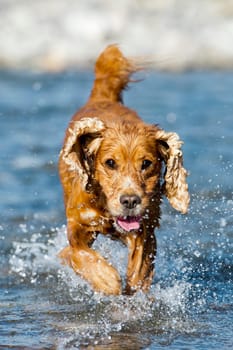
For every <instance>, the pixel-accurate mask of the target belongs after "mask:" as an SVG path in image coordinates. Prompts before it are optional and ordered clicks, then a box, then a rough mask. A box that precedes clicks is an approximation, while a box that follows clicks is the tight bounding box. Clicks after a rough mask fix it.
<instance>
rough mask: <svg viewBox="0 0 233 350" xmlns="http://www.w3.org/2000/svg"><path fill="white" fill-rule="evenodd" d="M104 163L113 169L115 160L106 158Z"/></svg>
mask: <svg viewBox="0 0 233 350" xmlns="http://www.w3.org/2000/svg"><path fill="white" fill-rule="evenodd" d="M105 164H106V165H107V166H108V167H109V168H111V169H115V168H116V162H115V160H114V159H107V160H106V162H105Z"/></svg>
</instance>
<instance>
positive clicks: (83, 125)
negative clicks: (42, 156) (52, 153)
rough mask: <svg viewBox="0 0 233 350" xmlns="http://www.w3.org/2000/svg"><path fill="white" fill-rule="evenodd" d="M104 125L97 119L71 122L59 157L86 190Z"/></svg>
mask: <svg viewBox="0 0 233 350" xmlns="http://www.w3.org/2000/svg"><path fill="white" fill-rule="evenodd" d="M104 129H105V125H104V123H103V122H102V121H101V120H99V119H98V118H83V119H80V120H78V121H72V122H71V127H70V128H69V129H68V135H67V137H66V141H65V144H64V147H63V150H62V154H61V157H62V158H63V160H64V162H65V163H66V164H67V165H68V166H69V170H70V171H71V172H75V173H77V174H78V176H79V180H80V183H81V186H82V188H83V189H84V190H88V187H89V186H88V185H89V184H90V182H91V177H92V175H93V172H92V166H93V161H94V156H95V154H96V153H97V151H98V149H99V146H100V144H101V141H102V132H103V130H104Z"/></svg>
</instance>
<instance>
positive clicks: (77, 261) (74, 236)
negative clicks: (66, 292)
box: [60, 212, 121, 295]
mask: <svg viewBox="0 0 233 350" xmlns="http://www.w3.org/2000/svg"><path fill="white" fill-rule="evenodd" d="M79 215H80V212H79ZM95 223H97V218H95ZM101 228H102V227H101ZM99 229H100V227H98V226H95V225H92V226H88V225H84V224H80V223H79V222H77V221H76V220H75V219H74V216H72V217H68V226H67V230H68V239H69V242H70V245H69V246H68V247H66V248H64V249H63V250H62V251H61V253H60V257H61V258H62V260H63V261H65V262H66V263H68V264H69V265H70V266H71V267H72V268H73V269H74V271H75V272H76V273H77V274H79V275H80V276H81V277H82V278H84V279H85V280H87V281H88V282H89V283H90V284H91V285H92V287H93V288H94V290H96V291H98V292H102V293H104V294H115V295H117V294H120V293H121V279H120V276H119V274H118V272H117V270H116V269H115V268H114V267H112V266H111V265H110V264H109V263H108V262H107V260H106V259H104V258H103V257H102V256H101V255H100V254H99V253H98V252H97V251H95V250H94V249H92V248H91V244H92V243H93V241H94V239H95V235H96V233H95V232H97V231H98V230H99Z"/></svg>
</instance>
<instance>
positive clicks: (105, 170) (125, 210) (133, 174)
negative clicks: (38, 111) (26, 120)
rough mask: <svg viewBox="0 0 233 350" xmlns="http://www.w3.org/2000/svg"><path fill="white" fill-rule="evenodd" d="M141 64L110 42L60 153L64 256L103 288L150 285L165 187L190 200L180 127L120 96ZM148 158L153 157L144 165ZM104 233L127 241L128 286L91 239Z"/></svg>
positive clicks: (179, 201) (181, 206)
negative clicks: (133, 223)
mask: <svg viewBox="0 0 233 350" xmlns="http://www.w3.org/2000/svg"><path fill="white" fill-rule="evenodd" d="M137 70H138V67H137V66H136V65H135V64H134V62H133V60H130V59H127V58H125V57H124V56H123V54H122V53H121V51H120V50H119V49H118V47H117V46H114V45H113V46H109V47H107V48H106V49H105V51H104V52H103V53H102V54H101V55H100V57H99V58H98V60H97V62H96V66H95V81H94V85H93V89H92V91H91V94H90V98H89V100H88V101H87V103H86V105H85V106H84V107H82V108H81V109H80V110H79V111H78V112H77V113H76V114H75V115H74V116H73V118H72V120H71V122H70V124H69V127H68V129H67V131H66V136H65V140H64V145H63V148H62V150H61V153H60V158H59V173H60V179H61V183H62V186H63V190H64V202H65V209H66V216H67V234H68V240H69V245H68V246H67V247H66V248H64V249H63V250H62V252H61V253H60V257H61V258H62V259H63V261H64V262H66V263H68V264H69V265H70V266H71V267H72V268H73V269H74V270H75V271H76V272H77V273H78V274H79V275H80V276H82V277H83V278H85V279H86V280H87V281H88V282H89V283H90V284H91V285H92V287H93V288H94V289H95V290H96V291H99V292H102V293H105V294H120V293H122V292H125V293H127V294H131V293H133V292H135V291H137V290H138V289H141V290H143V291H145V292H146V291H148V289H149V288H150V285H151V283H152V279H153V275H154V258H155V254H156V239H155V235H154V229H155V228H156V227H158V226H159V218H160V203H161V198H162V194H163V193H164V194H165V195H166V196H167V198H168V200H169V201H170V203H171V205H172V206H173V207H174V208H175V209H177V210H179V211H181V212H182V213H185V212H186V211H187V208H188V204H189V194H188V186H187V183H186V176H187V172H186V170H185V169H184V168H183V165H182V163H183V160H182V151H181V145H182V142H181V141H180V140H179V137H178V135H177V134H175V133H166V132H165V131H163V130H162V129H160V128H159V127H157V126H155V125H149V124H146V123H144V122H143V121H142V120H141V119H140V117H139V116H138V115H137V113H136V112H135V111H133V110H131V109H129V108H127V107H125V106H124V105H123V103H122V91H123V90H124V89H125V88H126V86H127V84H128V83H129V82H130V77H131V75H132V74H133V73H134V72H136V71H137ZM109 160H114V168H112V167H110V166H109V165H108V163H109ZM145 160H146V161H148V160H149V161H150V162H151V164H150V165H149V166H148V167H146V168H145V169H144V166H143V164H144V163H143V162H144V161H145ZM164 167H165V168H166V171H165V172H164ZM122 196H128V197H130V198H133V196H136V198H139V199H140V203H138V204H137V205H134V207H132V208H131V207H130V208H129V207H125V204H124V205H123V204H122V203H121V198H122ZM128 197H127V198H128ZM120 217H124V218H125V217H127V218H131V217H132V218H134V217H140V218H141V219H140V227H139V228H138V230H132V232H125V231H124V229H122V227H120V226H119V225H118V224H117V222H118V221H117V220H118V219H119V218H120ZM100 233H101V234H104V235H106V234H108V235H111V236H112V237H113V238H117V239H120V240H121V241H122V242H123V243H124V244H125V245H126V246H127V247H128V250H129V255H128V266H127V273H126V287H125V289H124V291H123V290H122V281H121V278H120V276H119V273H118V272H117V270H116V269H115V268H114V267H113V266H112V265H110V264H109V263H108V261H107V260H106V259H105V258H103V257H102V256H101V255H100V254H99V253H98V252H97V251H95V250H93V249H92V247H91V246H92V243H93V242H94V240H95V239H96V237H97V235H98V234H100Z"/></svg>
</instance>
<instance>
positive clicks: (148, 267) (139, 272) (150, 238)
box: [125, 229, 156, 294]
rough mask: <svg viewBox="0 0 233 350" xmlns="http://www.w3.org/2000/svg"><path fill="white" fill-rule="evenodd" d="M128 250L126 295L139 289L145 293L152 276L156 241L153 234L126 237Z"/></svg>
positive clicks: (145, 233)
mask: <svg viewBox="0 0 233 350" xmlns="http://www.w3.org/2000/svg"><path fill="white" fill-rule="evenodd" d="M126 243H127V246H128V249H129V255H128V267H127V281H126V288H125V293H126V294H132V293H134V292H135V291H137V290H139V289H141V290H143V291H144V292H147V291H148V289H149V288H150V286H151V283H152V279H153V276H154V258H155V254H156V239H155V236H154V233H153V232H151V233H148V232H146V230H145V229H144V231H143V232H141V233H137V234H131V235H128V236H127V237H126Z"/></svg>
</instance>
